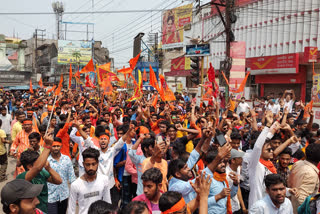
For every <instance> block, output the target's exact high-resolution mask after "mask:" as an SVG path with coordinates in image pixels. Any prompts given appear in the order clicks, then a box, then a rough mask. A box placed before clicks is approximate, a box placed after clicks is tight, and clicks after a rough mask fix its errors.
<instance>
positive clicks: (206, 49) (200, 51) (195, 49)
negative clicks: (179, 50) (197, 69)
mask: <svg viewBox="0 0 320 214" xmlns="http://www.w3.org/2000/svg"><path fill="white" fill-rule="evenodd" d="M209 55H210V45H209V44H200V45H187V46H186V56H209Z"/></svg>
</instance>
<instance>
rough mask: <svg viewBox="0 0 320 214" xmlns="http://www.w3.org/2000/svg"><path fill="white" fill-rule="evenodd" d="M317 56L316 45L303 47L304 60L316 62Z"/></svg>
mask: <svg viewBox="0 0 320 214" xmlns="http://www.w3.org/2000/svg"><path fill="white" fill-rule="evenodd" d="M317 56H318V48H317V47H304V62H317Z"/></svg>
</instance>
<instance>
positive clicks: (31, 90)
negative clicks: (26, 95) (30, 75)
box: [30, 79, 34, 94]
mask: <svg viewBox="0 0 320 214" xmlns="http://www.w3.org/2000/svg"><path fill="white" fill-rule="evenodd" d="M30 93H31V94H33V93H34V91H33V86H32V81H31V79H30Z"/></svg>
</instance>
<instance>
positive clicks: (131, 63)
mask: <svg viewBox="0 0 320 214" xmlns="http://www.w3.org/2000/svg"><path fill="white" fill-rule="evenodd" d="M140 54H141V51H140V53H139V54H138V55H137V56H135V57H133V58H132V59H130V60H129V64H130V68H131V69H132V70H133V69H134V68H135V67H136V65H137V62H138V61H139V58H140Z"/></svg>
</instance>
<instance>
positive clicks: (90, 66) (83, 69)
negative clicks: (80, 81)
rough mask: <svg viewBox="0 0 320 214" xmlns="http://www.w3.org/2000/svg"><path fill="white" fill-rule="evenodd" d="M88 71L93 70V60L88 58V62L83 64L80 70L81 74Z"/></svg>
mask: <svg viewBox="0 0 320 214" xmlns="http://www.w3.org/2000/svg"><path fill="white" fill-rule="evenodd" d="M88 72H94V65H93V60H92V59H90V61H89V62H88V64H87V65H86V66H84V67H83V68H82V69H81V71H80V73H81V74H83V73H88Z"/></svg>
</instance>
